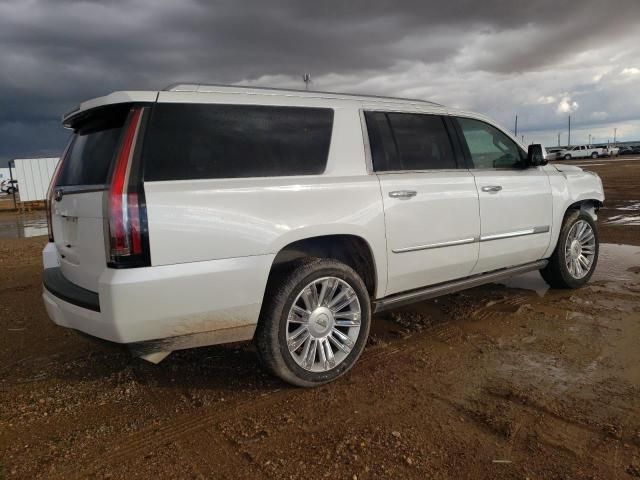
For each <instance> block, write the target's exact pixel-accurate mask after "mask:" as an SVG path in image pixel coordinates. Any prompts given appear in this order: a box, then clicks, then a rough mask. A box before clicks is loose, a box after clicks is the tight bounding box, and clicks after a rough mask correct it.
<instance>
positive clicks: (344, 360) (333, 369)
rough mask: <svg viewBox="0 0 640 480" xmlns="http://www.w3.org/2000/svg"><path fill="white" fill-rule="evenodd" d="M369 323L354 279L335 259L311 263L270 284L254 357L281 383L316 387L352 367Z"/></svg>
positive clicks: (357, 279)
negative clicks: (257, 357)
mask: <svg viewBox="0 0 640 480" xmlns="http://www.w3.org/2000/svg"><path fill="white" fill-rule="evenodd" d="M370 323H371V305H370V300H369V294H368V292H367V289H366V287H365V285H364V282H363V281H362V279H361V278H360V276H359V275H358V274H357V273H356V272H355V271H354V270H353V269H352V268H350V267H348V266H347V265H344V264H343V263H341V262H338V261H336V260H331V259H312V260H309V261H306V262H304V263H301V264H299V265H297V266H296V267H295V268H293V269H292V270H290V271H289V272H288V273H286V274H284V275H282V276H281V277H280V278H276V279H272V281H270V285H269V287H268V288H267V292H266V295H265V301H264V305H263V308H262V312H261V314H260V321H259V323H258V329H257V331H256V345H257V349H258V354H259V356H260V359H261V361H262V363H263V364H264V365H265V366H266V367H267V368H268V369H269V370H270V371H271V373H273V374H274V375H276V376H278V377H280V378H281V379H283V380H284V381H286V382H289V383H291V384H293V385H298V386H302V387H312V386H316V385H321V384H323V383H327V382H330V381H332V380H335V379H336V378H338V377H339V376H341V375H343V374H344V373H345V372H347V371H348V370H349V369H350V368H351V367H352V366H353V364H354V363H355V362H356V360H357V359H358V357H359V356H360V354H361V353H362V351H363V349H364V346H365V344H366V341H367V337H368V335H369V326H370Z"/></svg>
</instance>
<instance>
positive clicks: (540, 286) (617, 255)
mask: <svg viewBox="0 0 640 480" xmlns="http://www.w3.org/2000/svg"><path fill="white" fill-rule="evenodd" d="M634 267H635V269H637V268H640V247H636V246H634V245H617V244H613V243H602V244H600V257H599V258H598V266H597V267H596V271H595V273H594V274H593V277H592V281H599V280H604V281H616V282H628V281H634V280H637V281H638V282H640V274H638V273H635V270H634ZM498 284H500V285H504V286H506V287H508V288H519V289H523V290H532V291H534V292H536V293H537V294H538V295H539V296H540V297H543V296H544V295H545V293H546V292H547V290H549V285H547V282H545V281H544V280H543V279H542V277H541V276H540V274H539V273H538V272H529V273H525V274H523V275H518V276H517V277H511V278H508V279H506V280H504V281H502V282H498Z"/></svg>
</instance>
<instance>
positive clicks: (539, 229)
mask: <svg viewBox="0 0 640 480" xmlns="http://www.w3.org/2000/svg"><path fill="white" fill-rule="evenodd" d="M549 230H550V227H549V225H545V226H543V227H533V228H526V229H523V230H516V231H513V232H505V233H495V234H491V235H484V236H482V237H480V238H478V237H469V238H461V239H459V240H451V241H447V242H437V243H428V244H425V245H416V246H414V247H403V248H394V249H392V250H391V251H392V252H393V253H406V252H416V251H418V250H429V249H432V248H442V247H452V246H454V245H465V244H467V243H475V242H489V241H491V240H500V239H503V238H515V237H522V236H524V235H536V234H538V233H547V232H549Z"/></svg>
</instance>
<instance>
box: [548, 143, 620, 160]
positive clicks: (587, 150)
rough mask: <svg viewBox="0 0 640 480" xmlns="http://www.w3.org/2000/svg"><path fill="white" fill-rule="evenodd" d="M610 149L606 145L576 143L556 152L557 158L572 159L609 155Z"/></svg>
mask: <svg viewBox="0 0 640 480" xmlns="http://www.w3.org/2000/svg"><path fill="white" fill-rule="evenodd" d="M608 156H609V151H608V149H607V148H606V147H596V146H593V145H576V146H575V147H568V148H565V149H564V150H562V151H560V152H558V153H557V154H556V158H558V159H561V158H563V159H565V160H571V159H573V158H598V157H608Z"/></svg>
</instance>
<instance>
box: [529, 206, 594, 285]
mask: <svg viewBox="0 0 640 480" xmlns="http://www.w3.org/2000/svg"><path fill="white" fill-rule="evenodd" d="M579 221H585V222H587V223H588V224H589V226H590V227H591V230H592V231H593V235H594V237H595V244H594V256H593V259H592V262H591V265H590V267H589V271H588V273H587V274H586V275H584V276H583V277H581V278H576V277H575V276H574V275H572V274H571V272H570V271H569V268H568V267H567V263H566V249H565V246H566V242H567V237H568V235H569V232H570V231H571V228H572V227H573V226H574V225H575V224H576V223H577V222H579ZM599 252H600V242H599V239H598V227H597V225H596V223H595V222H594V221H593V218H591V215H589V214H588V213H585V212H582V211H581V210H571V211H569V212H567V214H566V215H565V217H564V221H563V223H562V229H561V230H560V236H559V237H558V243H557V245H556V248H555V250H554V251H553V254H552V255H551V257H550V258H549V264H548V265H547V266H546V267H545V268H543V269H542V270H540V274H541V275H542V278H544V280H545V281H546V282H547V283H548V284H549V285H550V286H551V287H552V288H579V287H582V286H583V285H584V284H586V283H587V282H588V281H589V279H590V278H591V276H592V275H593V272H594V271H595V269H596V266H597V264H598V255H599Z"/></svg>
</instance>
